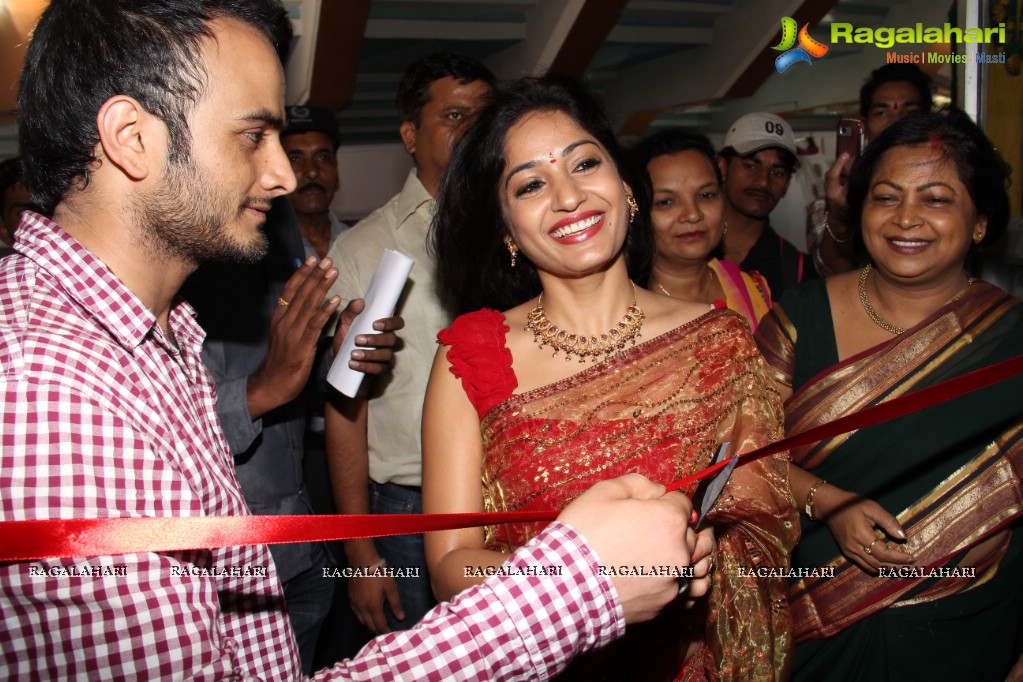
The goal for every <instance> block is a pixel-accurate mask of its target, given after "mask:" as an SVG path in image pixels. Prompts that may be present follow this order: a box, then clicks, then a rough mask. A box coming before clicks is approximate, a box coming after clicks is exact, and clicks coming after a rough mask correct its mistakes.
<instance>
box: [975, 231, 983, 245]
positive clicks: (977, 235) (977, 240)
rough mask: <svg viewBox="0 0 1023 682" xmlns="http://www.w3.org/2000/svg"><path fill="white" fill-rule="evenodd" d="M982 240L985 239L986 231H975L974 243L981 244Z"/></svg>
mask: <svg viewBox="0 0 1023 682" xmlns="http://www.w3.org/2000/svg"><path fill="white" fill-rule="evenodd" d="M982 241H984V233H983V232H976V233H974V235H973V243H974V244H980V243H981V242H982Z"/></svg>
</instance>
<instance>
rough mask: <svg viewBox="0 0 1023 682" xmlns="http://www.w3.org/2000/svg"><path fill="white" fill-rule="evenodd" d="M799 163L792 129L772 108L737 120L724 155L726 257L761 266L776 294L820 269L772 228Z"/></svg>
mask: <svg viewBox="0 0 1023 682" xmlns="http://www.w3.org/2000/svg"><path fill="white" fill-rule="evenodd" d="M798 167H799V160H798V158H797V157H796V141H795V138H794V137H793V135H792V128H791V127H790V126H789V124H788V123H787V122H786V121H785V120H784V119H782V118H780V117H778V116H775V115H774V114H768V113H766V112H756V113H752V114H746V115H745V116H743V117H741V118H739V119H738V120H737V121H736V122H735V123H733V124H732V125H731V126H730V127H729V129H728V133H727V134H726V135H725V144H724V148H723V149H722V150H721V151H720V152H719V153H718V168H720V170H721V177H722V187H723V188H724V192H725V210H724V221H725V235H724V250H725V258H727V259H728V260H730V261H733V262H735V263H738V264H739V266H740V267H741V268H742V269H743V270H747V271H749V270H755V271H757V272H759V273H760V274H761V275H762V276H763V277H764V279H766V280H767V284H768V286H770V287H771V298H772V299H773V300H778V298H779V297H780V296H781V294H782V292H783V291H784V290H785V289H786V288H788V287H790V286H792V285H793V284H796V283H798V282H802V281H804V280H807V279H815V278H816V277H817V273H816V271H815V270H814V267H813V264H812V263H810V262H809V260H807V257H806V254H804V253H802V252H801V251H800V250H799V249H797V248H796V247H795V246H793V245H792V244H790V243H789V242H787V241H785V240H784V239H783V238H782V237H781V236H779V235H778V233H777V232H775V231H774V230H773V229H771V225H770V220H769V216H770V214H771V211H772V210H774V207H775V206H777V205H778V202H779V201H780V200H781V198H782V197H784V196H785V192H786V191H788V188H789V181H790V180H791V179H792V174H793V173H794V172H795V170H796V169H797V168H798Z"/></svg>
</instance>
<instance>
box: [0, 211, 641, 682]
mask: <svg viewBox="0 0 1023 682" xmlns="http://www.w3.org/2000/svg"><path fill="white" fill-rule="evenodd" d="M16 246H17V249H18V250H19V251H20V252H21V253H22V254H24V255H15V256H11V257H9V258H6V259H4V260H2V261H0V396H2V401H3V402H2V405H0V520H15V519H45V518H74V517H82V518H90V517H91V518H95V517H119V516H228V515H233V516H237V515H247V514H248V513H249V510H248V508H247V506H246V505H245V501H244V499H243V497H242V493H241V489H240V487H239V485H238V481H237V479H236V477H235V473H234V468H233V463H232V459H231V454H230V451H229V449H228V446H227V442H226V440H225V439H224V436H223V434H222V432H221V430H220V426H219V422H218V420H217V415H216V410H215V394H214V389H213V384H212V381H211V380H210V378H209V376H208V374H207V372H206V370H205V368H204V367H203V365H202V362H201V359H200V351H201V347H202V339H203V334H202V330H201V329H199V327H198V326H197V325H196V324H195V321H194V320H193V316H192V310H191V308H190V307H189V306H188V305H187V304H184V303H179V304H177V305H175V306H174V308H173V309H172V311H171V315H170V328H171V330H172V331H173V334H174V337H175V339H176V340H177V347H176V346H175V344H174V343H171V342H170V340H169V339H168V338H167V337H166V336H165V335H164V333H163V331H162V330H161V328H160V327H159V325H157V324H156V319H155V317H154V315H153V314H152V313H151V312H150V311H148V310H147V309H146V308H145V306H143V305H142V303H141V301H139V299H138V298H137V297H136V296H135V295H134V294H133V293H132V292H131V291H130V290H129V289H128V288H127V287H125V285H124V284H123V283H122V282H121V281H120V280H118V279H117V277H116V276H115V275H114V274H113V273H112V272H111V271H110V270H109V269H108V268H107V267H106V266H105V265H104V264H103V263H102V262H101V261H100V260H99V259H97V258H96V257H95V256H93V255H92V254H91V253H90V252H89V251H88V250H86V249H85V248H84V247H83V246H81V245H80V244H79V243H78V242H77V241H76V240H75V239H74V238H72V237H71V236H70V235H68V234H67V233H66V232H64V231H63V230H62V229H61V228H60V227H59V226H58V225H56V224H54V223H52V222H50V221H48V220H46V219H45V218H42V217H40V216H37V215H35V214H31V213H26V214H25V215H24V218H23V221H22V224H21V225H20V227H19V230H18V233H17V244H16ZM178 348H180V351H179V350H178ZM509 561H510V562H512V563H514V564H516V565H552V564H554V565H561V566H564V570H563V574H562V576H559V577H551V576H545V577H529V578H512V577H504V578H500V579H497V580H494V579H491V580H489V581H487V582H486V583H485V584H484V585H481V586H478V587H476V588H473V589H472V590H469V591H467V592H465V593H463V594H462V595H460V596H459V597H458V598H457V599H455V600H454V601H452V602H451V603H449V604H442V605H441V606H439V607H437V609H435V611H434V612H432V613H431V614H430V615H429V616H427V618H426V619H424V621H423V622H422V623H421V624H420V625H419V626H418V627H416V628H415V629H413V630H409V631H405V632H400V633H392V634H390V635H386V636H384V637H381V638H378V639H377V640H374V641H373V642H371V643H370V644H369V645H368V646H367V647H366V649H364V650H363V652H362V653H360V655H359V656H358V657H357V658H355V659H353V660H352V661H348V662H344V663H342V664H339V665H338V666H335V668H333V669H331V670H329V671H323V672H321V673H320V674H319V675H318V678H324V679H328V678H345V679H455V678H462V679H493V678H501V679H511V678H544V677H546V676H548V675H550V674H553V673H554V672H556V671H557V670H559V669H561V667H563V665H564V664H565V663H566V662H567V660H568V659H569V658H571V656H572V655H573V654H575V653H578V652H580V651H583V650H587V649H590V648H593V647H595V646H600V645H602V644H606V643H607V642H609V641H610V640H611V639H614V638H615V637H617V636H619V635H620V634H621V633H622V632H623V631H624V619H623V613H622V609H621V605H620V604H619V601H618V598H617V595H616V594H615V593H614V589H613V587H612V586H611V584H610V582H609V581H608V579H607V578H606V577H604V576H600V575H599V574H598V572H597V570H596V564H597V560H596V557H595V556H594V555H593V553H592V551H591V550H590V549H589V547H588V546H587V545H586V544H585V542H584V541H583V540H582V538H581V537H580V536H579V535H578V534H576V533H575V532H574V531H573V530H572V529H571V528H569V527H568V526H565V525H563V524H557V523H555V524H552V526H551V527H550V529H549V530H548V531H547V532H546V533H544V534H543V535H542V536H540V537H538V538H537V539H536V541H535V542H533V543H530V544H529V545H527V546H525V547H523V548H521V549H520V550H519V552H517V553H516V554H514V555H512V557H511V558H510V559H509ZM83 574H84V575H83ZM325 579H327V578H325ZM0 619H2V625H0V677H3V678H4V679H30V678H32V679H37V678H45V679H154V678H157V679H158V678H164V679H202V680H207V679H208V680H214V679H225V678H234V679H238V678H255V679H264V680H289V679H295V678H298V677H300V673H299V672H297V671H299V670H300V666H299V661H298V654H297V649H296V646H295V642H294V636H293V634H292V632H291V627H290V625H289V622H288V619H287V616H286V613H285V609H284V602H283V594H282V590H281V587H280V583H279V581H278V580H277V575H276V571H275V569H274V566H273V561H272V559H271V558H270V553H269V551H268V550H267V548H266V547H265V546H262V545H260V546H246V547H231V548H225V549H213V550H202V551H191V552H178V553H166V554H154V553H148V554H131V555H118V556H105V557H76V558H69V559H59V560H48V561H43V562H33V563H14V564H4V565H0Z"/></svg>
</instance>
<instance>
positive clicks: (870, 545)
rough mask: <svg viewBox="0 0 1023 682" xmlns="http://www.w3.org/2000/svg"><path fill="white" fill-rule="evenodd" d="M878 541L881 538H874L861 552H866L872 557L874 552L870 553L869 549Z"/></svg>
mask: <svg viewBox="0 0 1023 682" xmlns="http://www.w3.org/2000/svg"><path fill="white" fill-rule="evenodd" d="M880 539H881V538H874V539H873V540H871V541H870V544H869V545H866V546H865V547H864V548H863V551H864V552H866V553H867V554H870V555H873V554H874V552H873V551H872V550H871V549H870V548H871V547H873V546H874V543H875V542H877V541H878V540H880Z"/></svg>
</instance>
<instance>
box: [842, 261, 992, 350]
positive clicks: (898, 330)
mask: <svg viewBox="0 0 1023 682" xmlns="http://www.w3.org/2000/svg"><path fill="white" fill-rule="evenodd" d="M871 270H873V266H872V265H871V264H870V263H867V266H866V267H865V268H863V269H862V270H860V284H859V289H860V303H862V304H863V309H864V310H866V311H867V315H869V316H870V319H871V320H873V321H874V324H876V325H877V326H878V327H880V328H881V329H883V330H885V331H886V332H888V333H889V334H894V335H895V336H898V335H899V334H904V333H905V332H906V330H905V329H903V328H902V327H896V326H895V325H894V324H892V323H891V322H889V321H888V320H886V319H884V318H883V317H881V316H880V315H878V314H877V311H876V310H874V306H873V305H871V304H870V299H869V298H867V275H869V274H870V271H871ZM976 283H977V278H976V277H967V278H966V286H967V288H969V287H972V286H973V285H974V284H976ZM961 293H962V292H959V294H961ZM959 294H956V295H955V296H953V297H952V299H951V300H955V299H956V298H958V297H959Z"/></svg>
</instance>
